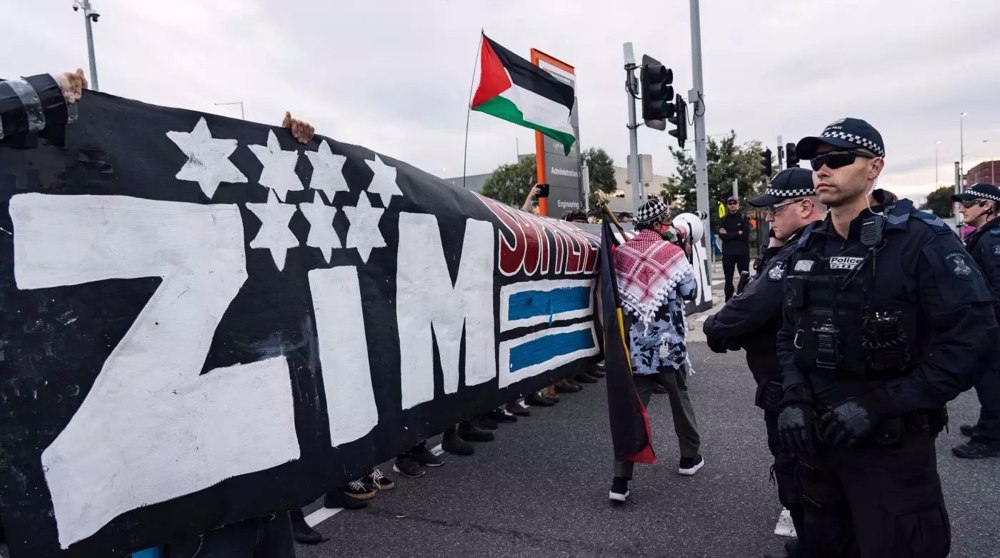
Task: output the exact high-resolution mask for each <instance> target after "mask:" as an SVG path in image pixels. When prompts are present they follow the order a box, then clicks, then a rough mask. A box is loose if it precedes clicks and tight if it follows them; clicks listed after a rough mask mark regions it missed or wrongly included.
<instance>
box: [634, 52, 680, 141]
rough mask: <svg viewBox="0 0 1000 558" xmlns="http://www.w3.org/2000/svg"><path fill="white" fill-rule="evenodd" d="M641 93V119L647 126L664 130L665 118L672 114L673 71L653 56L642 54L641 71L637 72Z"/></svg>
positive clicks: (665, 125) (665, 126) (673, 109)
mask: <svg viewBox="0 0 1000 558" xmlns="http://www.w3.org/2000/svg"><path fill="white" fill-rule="evenodd" d="M639 76H640V82H641V93H642V120H643V122H645V123H646V126H647V127H649V128H655V129H657V130H665V129H666V128H667V123H666V122H665V120H666V119H668V118H670V117H672V116H674V111H675V108H674V104H673V103H671V102H670V101H671V99H673V98H674V88H673V86H672V85H671V84H672V83H673V82H674V72H673V70H671V69H670V68H667V67H664V65H663V64H660V62H659V61H658V60H656V59H655V58H651V57H650V56H648V55H646V54H644V55H642V71H641V72H639Z"/></svg>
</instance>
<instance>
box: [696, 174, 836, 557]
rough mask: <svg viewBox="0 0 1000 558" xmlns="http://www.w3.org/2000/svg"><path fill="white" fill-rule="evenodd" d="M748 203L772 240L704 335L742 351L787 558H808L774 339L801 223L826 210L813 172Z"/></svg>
mask: <svg viewBox="0 0 1000 558" xmlns="http://www.w3.org/2000/svg"><path fill="white" fill-rule="evenodd" d="M749 203H750V205H752V206H755V207H765V208H767V217H766V219H767V221H768V223H770V224H771V230H772V231H773V232H774V238H772V239H771V245H770V246H769V247H768V248H767V250H766V251H765V252H764V254H763V256H762V258H761V264H760V267H759V269H760V271H759V273H758V274H757V275H756V276H755V277H754V279H753V280H752V281H751V282H750V283H749V284H748V285H747V286H746V288H745V289H744V290H743V291H742V292H741V293H739V294H737V295H736V296H735V297H733V298H731V299H730V300H729V302H727V303H726V305H725V306H723V307H722V309H721V310H719V312H717V313H716V314H714V315H712V316H709V317H708V319H707V320H706V321H705V326H704V331H705V336H706V338H707V340H708V346H709V348H711V349H712V350H713V351H715V352H717V353H724V352H726V350H738V349H741V348H742V349H745V350H746V358H747V366H748V367H749V368H750V372H751V374H753V378H754V380H755V381H756V382H757V392H756V395H755V397H754V404H755V405H757V406H758V407H760V408H761V409H763V410H764V423H765V424H766V425H767V447H768V449H770V450H771V455H773V456H774V465H773V466H772V467H771V471H772V472H773V474H774V480H775V481H776V482H777V485H778V500H779V501H780V502H781V504H782V505H783V506H785V508H787V509H788V510H789V512H791V516H792V522H793V523H794V524H795V531H796V533H797V534H798V536H799V541H800V545H799V548H798V549H796V544H795V542H789V543H788V544H786V545H785V551H786V552H787V554H788V556H800V555H808V554H807V552H806V546H807V542H806V539H805V537H804V532H805V528H804V525H803V522H802V520H803V511H802V502H801V499H800V498H799V490H798V487H797V485H796V481H795V466H796V462H797V459H796V457H795V455H794V454H792V453H790V452H788V451H785V450H784V449H783V448H782V446H781V443H780V441H779V438H778V428H777V422H778V413H779V411H780V410H781V408H780V406H779V403H780V402H781V398H782V395H783V390H782V384H781V366H780V365H779V363H778V355H777V353H776V352H775V337H776V336H777V334H778V329H779V328H780V327H781V301H782V297H783V294H784V290H785V272H786V269H787V262H788V257H789V256H790V255H791V254H792V252H793V249H794V245H793V244H794V242H795V241H796V240H797V239H798V238H799V235H800V234H801V232H802V230H803V229H804V228H805V227H806V225H809V224H810V223H812V222H815V221H818V220H820V219H822V218H823V215H824V213H825V211H826V209H825V207H824V206H823V205H822V204H820V203H819V201H818V200H817V199H816V195H815V193H814V192H813V182H812V172H811V171H809V170H807V169H800V168H790V169H785V170H783V171H781V172H779V173H778V174H777V175H775V176H774V178H773V179H771V182H770V184H768V186H767V188H766V189H765V190H764V193H763V194H762V195H760V196H757V197H756V198H753V199H751V200H750V201H749Z"/></svg>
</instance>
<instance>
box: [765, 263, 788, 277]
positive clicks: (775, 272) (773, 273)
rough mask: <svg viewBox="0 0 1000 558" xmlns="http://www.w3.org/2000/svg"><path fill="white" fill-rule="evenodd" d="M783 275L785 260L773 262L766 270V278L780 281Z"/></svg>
mask: <svg viewBox="0 0 1000 558" xmlns="http://www.w3.org/2000/svg"><path fill="white" fill-rule="evenodd" d="M784 276H785V262H774V266H772V267H771V269H769V270H768V271H767V278H768V279H770V280H771V281H781V278H782V277H784Z"/></svg>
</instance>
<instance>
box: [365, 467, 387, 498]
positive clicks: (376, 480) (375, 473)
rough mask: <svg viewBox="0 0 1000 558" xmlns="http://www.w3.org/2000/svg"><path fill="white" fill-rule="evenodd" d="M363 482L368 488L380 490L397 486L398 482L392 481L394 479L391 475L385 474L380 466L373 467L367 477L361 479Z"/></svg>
mask: <svg viewBox="0 0 1000 558" xmlns="http://www.w3.org/2000/svg"><path fill="white" fill-rule="evenodd" d="M361 482H362V484H364V485H365V486H367V487H368V488H371V489H373V490H378V491H380V492H384V491H386V490H392V489H393V488H396V483H394V482H392V479H390V478H389V477H387V476H385V475H383V474H382V470H381V469H379V468H378V467H376V468H374V469H372V472H371V473H369V474H367V475H365V478H363V479H361Z"/></svg>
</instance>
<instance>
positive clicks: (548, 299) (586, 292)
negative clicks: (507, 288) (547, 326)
mask: <svg viewBox="0 0 1000 558" xmlns="http://www.w3.org/2000/svg"><path fill="white" fill-rule="evenodd" d="M588 308H590V287H564V288H561V289H553V290H551V291H524V292H520V293H514V294H512V295H511V296H510V303H509V306H508V309H507V319H508V320H524V319H527V318H534V317H536V316H551V315H553V314H559V313H561V312H572V311H573V310H586V309H588Z"/></svg>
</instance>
